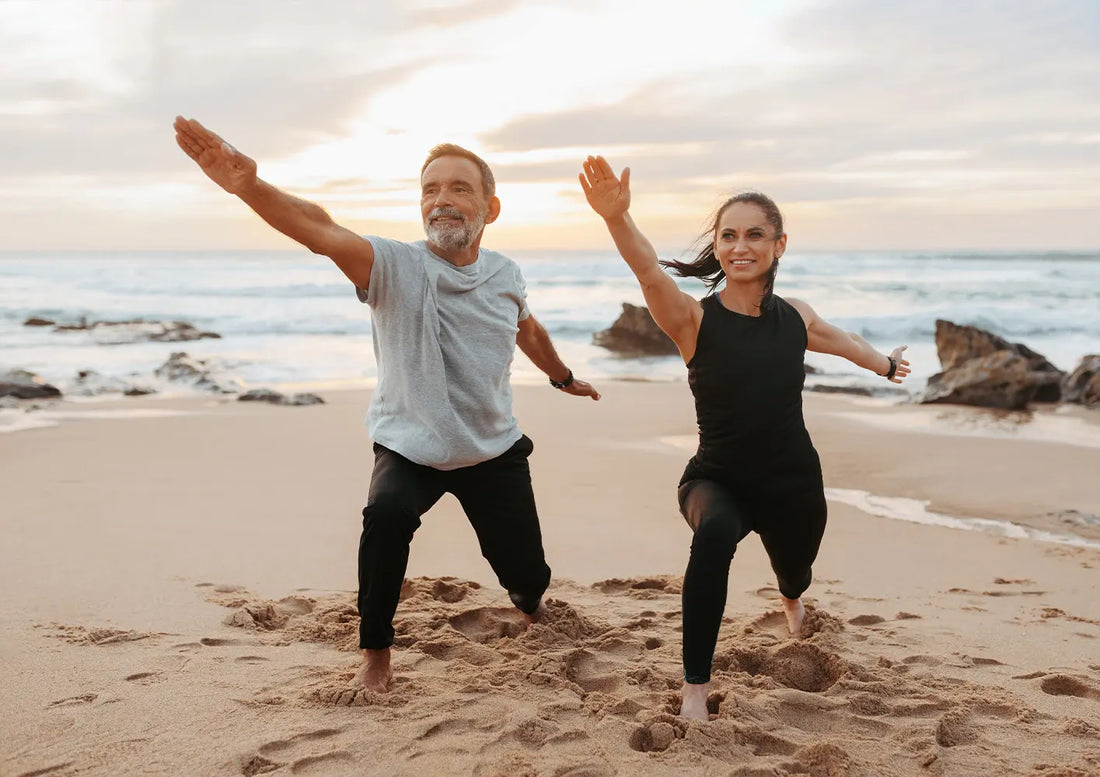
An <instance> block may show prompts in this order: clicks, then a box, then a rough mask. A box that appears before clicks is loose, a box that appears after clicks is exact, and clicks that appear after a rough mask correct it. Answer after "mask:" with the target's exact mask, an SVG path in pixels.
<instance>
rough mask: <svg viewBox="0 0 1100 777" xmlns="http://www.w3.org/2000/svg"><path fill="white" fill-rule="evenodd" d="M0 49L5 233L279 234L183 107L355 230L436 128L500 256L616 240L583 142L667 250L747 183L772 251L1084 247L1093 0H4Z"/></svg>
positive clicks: (10, 244) (1093, 209)
mask: <svg viewBox="0 0 1100 777" xmlns="http://www.w3.org/2000/svg"><path fill="white" fill-rule="evenodd" d="M0 52H3V54H2V55H0V250H2V249H19V250H33V249H80V250H83V249H96V250H100V249H102V250H131V249H132V250H152V249H165V250H205V249H211V250H215V249H217V250H220V249H265V250H266V249H280V248H293V247H294V244H293V243H292V242H290V241H289V239H287V238H285V237H283V236H281V235H279V234H277V233H275V232H273V231H272V230H271V229H270V228H269V227H267V226H266V225H265V224H264V223H263V222H261V221H260V220H259V219H258V218H257V217H256V216H255V215H254V214H252V213H251V211H249V210H248V208H247V207H246V206H244V205H243V204H242V203H241V202H239V201H237V200H236V199H235V198H233V197H232V196H231V195H228V194H226V193H225V192H223V191H221V190H220V189H219V188H218V187H217V186H215V185H214V184H213V183H212V182H210V181H209V180H208V179H206V178H205V177H204V176H203V175H202V173H201V171H200V170H199V169H198V168H197V167H196V166H195V165H194V164H193V163H192V162H191V161H190V160H189V159H188V158H187V157H186V156H185V155H184V154H183V153H182V152H181V151H180V150H179V149H178V148H177V147H176V145H175V141H174V134H173V131H172V121H173V119H174V117H175V116H176V115H177V114H182V115H185V116H187V117H193V118H197V119H199V120H200V121H202V122H203V123H204V124H205V125H206V126H207V127H209V128H211V129H212V130H214V131H215V132H218V133H219V134H221V135H222V136H223V137H225V138H226V139H227V140H228V141H230V142H231V143H232V144H233V145H234V146H236V147H237V148H238V149H240V150H241V151H243V152H244V153H246V154H248V155H250V156H252V157H253V158H254V159H256V160H257V162H258V164H259V173H260V176H261V177H262V178H264V180H266V181H268V182H269V183H272V184H274V185H275V186H278V187H280V188H282V189H285V190H287V191H290V192H292V193H294V194H296V195H298V196H300V197H304V198H306V199H309V200H313V201H315V202H317V203H319V204H321V205H323V206H324V207H325V208H326V209H327V210H328V211H329V212H330V213H331V214H332V216H333V218H335V219H336V220H337V221H338V222H340V223H341V224H344V225H345V226H347V227H349V228H351V229H354V230H356V231H357V232H360V233H362V234H381V235H384V236H387V237H394V238H398V239H405V240H413V239H418V238H420V237H422V228H421V225H420V215H419V170H420V166H421V164H422V162H423V159H424V157H425V155H426V153H427V151H428V149H429V148H430V147H431V146H433V145H435V144H436V143H440V142H455V143H459V144H462V145H464V146H466V147H468V148H470V149H472V150H474V151H476V152H477V153H479V154H481V155H482V156H483V157H484V158H485V159H486V160H487V161H488V162H489V163H490V165H491V166H492V167H493V170H494V172H495V174H496V177H497V181H498V195H499V197H500V199H501V202H502V213H501V217H500V219H499V220H498V221H497V222H496V223H495V224H493V225H491V226H490V227H489V228H488V232H487V234H486V238H485V240H484V241H483V245H485V246H487V247H492V248H498V249H502V250H508V249H511V250H524V249H538V250H555V249H558V250H564V249H610V248H611V243H610V240H609V238H608V237H607V235H606V230H605V229H604V227H603V224H602V222H601V221H600V219H599V218H598V217H597V216H595V214H593V213H592V212H591V211H590V210H589V209H588V207H587V205H586V203H585V202H584V199H583V195H582V193H581V190H580V186H579V184H578V182H577V173H578V172H579V170H580V163H581V161H582V160H583V159H584V157H585V156H586V155H588V154H603V155H604V156H606V157H607V158H608V160H609V161H610V162H611V164H612V165H613V166H614V167H615V169H616V170H619V169H621V168H622V167H624V166H629V167H630V168H631V180H632V186H631V188H632V194H633V201H632V207H631V212H632V214H633V215H634V218H635V221H636V222H637V223H638V224H639V226H640V227H641V229H642V230H643V231H644V232H645V233H646V234H647V235H648V236H649V237H650V239H651V240H652V241H653V242H654V244H655V245H657V246H658V248H659V249H660V250H662V251H680V250H683V249H684V248H686V247H687V245H688V244H690V242H691V241H692V240H693V239H694V238H695V237H696V236H697V235H698V234H699V232H701V231H702V230H703V229H705V227H706V224H707V219H708V217H709V216H710V215H711V214H712V213H713V210H714V208H715V207H716V206H717V205H718V204H719V203H720V202H721V201H722V199H724V197H726V196H729V195H730V194H733V193H736V192H738V191H742V190H745V189H756V190H760V191H763V192H765V193H767V194H769V195H770V196H771V197H773V198H774V199H775V200H776V202H777V203H778V204H779V206H780V208H781V209H782V210H783V212H784V215H785V217H786V228H787V232H788V234H789V250H790V249H799V248H800V249H806V250H845V249H847V250H877V249H913V250H974V249H978V250H981V249H997V250H1027V251H1035V250H1074V249H1078V250H1081V249H1083V250H1091V249H1097V248H1100V2H1095V1H1094V0H1064V1H1058V0H1026V1H1024V2H1021V1H1018V0H984V1H980V0H975V1H970V0H921V1H920V2H917V1H916V0H914V1H913V2H889V1H887V0H820V1H817V2H811V0H783V1H780V0H775V1H772V2H763V1H759V0H724V1H722V2H718V1H715V0H675V1H674V2H669V0H663V1H662V2H659V3H658V2H653V1H652V0H633V1H629V0H545V1H539V0H523V1H521V0H370V1H369V2H365V1H364V0H312V1H311V2H304V1H303V2H287V1H285V0H232V1H230V0H186V2H175V1H174V0H116V1H112V0H33V2H24V1H23V0H0Z"/></svg>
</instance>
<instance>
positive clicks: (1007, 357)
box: [920, 351, 1040, 410]
mask: <svg viewBox="0 0 1100 777" xmlns="http://www.w3.org/2000/svg"><path fill="white" fill-rule="evenodd" d="M1039 385H1040V384H1039V379H1038V378H1037V376H1036V373H1034V372H1032V371H1031V369H1030V368H1029V365H1028V362H1027V359H1025V358H1024V357H1023V356H1020V355H1019V354H1017V353H1014V352H1012V351H995V352H994V353H991V354H988V355H986V356H982V357H980V358H978V359H971V360H970V361H968V362H966V363H964V364H962V365H961V366H959V367H955V368H954V369H951V370H947V371H946V372H941V373H938V374H936V375H933V376H932V377H931V378H929V379H928V385H927V387H926V388H925V390H924V393H923V394H922V395H921V399H920V402H921V404H934V403H938V402H940V403H949V404H955V405H976V406H978V407H995V408H1000V409H1002V410H1023V409H1024V408H1026V407H1027V403H1028V402H1030V401H1032V400H1033V399H1035V396H1036V393H1037V392H1038V389H1039Z"/></svg>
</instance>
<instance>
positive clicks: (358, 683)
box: [351, 648, 393, 693]
mask: <svg viewBox="0 0 1100 777" xmlns="http://www.w3.org/2000/svg"><path fill="white" fill-rule="evenodd" d="M392 680H393V668H392V667H391V666H390V649H389V648H386V649H384V650H364V651H363V665H362V666H360V667H359V671H358V672H356V673H355V677H353V678H352V679H351V687H352V688H366V689H367V690H368V691H374V692H375V693H387V692H388V691H389V690H390V682H391V681H392Z"/></svg>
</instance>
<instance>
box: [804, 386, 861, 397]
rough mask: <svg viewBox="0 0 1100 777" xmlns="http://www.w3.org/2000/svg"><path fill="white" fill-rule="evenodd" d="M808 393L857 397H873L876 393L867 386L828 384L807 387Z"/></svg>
mask: <svg viewBox="0 0 1100 777" xmlns="http://www.w3.org/2000/svg"><path fill="white" fill-rule="evenodd" d="M806 390H807V391H816V392H817V393H819V394H854V395H855V396H857V397H873V396H874V395H875V392H874V391H872V390H871V389H869V388H867V387H866V386H833V385H830V384H826V383H816V384H814V385H813V386H807V387H806Z"/></svg>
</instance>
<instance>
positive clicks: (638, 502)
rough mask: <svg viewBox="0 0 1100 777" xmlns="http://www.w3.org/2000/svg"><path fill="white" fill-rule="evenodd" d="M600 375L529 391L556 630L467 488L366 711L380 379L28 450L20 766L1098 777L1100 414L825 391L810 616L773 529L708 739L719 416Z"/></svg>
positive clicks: (114, 411)
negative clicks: (576, 385)
mask: <svg viewBox="0 0 1100 777" xmlns="http://www.w3.org/2000/svg"><path fill="white" fill-rule="evenodd" d="M598 388H599V389H600V390H601V392H602V393H603V394H604V398H603V400H602V401H601V402H598V403H595V402H591V401H587V400H584V401H582V400H578V399H574V398H572V397H567V396H565V395H562V394H560V393H557V392H554V391H552V390H551V389H549V388H548V387H545V386H537V387H535V386H520V387H517V388H516V414H517V416H518V417H519V419H520V423H521V426H522V427H523V429H524V431H525V432H526V433H527V434H528V435H529V436H531V437H532V438H533V440H534V442H535V452H534V454H533V456H532V459H531V462H532V469H533V476H534V482H535V492H536V496H537V498H538V500H539V512H540V515H541V518H542V525H543V533H544V539H545V544H546V549H547V556H548V560H549V563H550V565H551V567H552V568H553V570H554V582H553V584H552V587H551V589H550V591H549V594H548V600H547V606H548V610H549V612H548V616H547V617H546V619H545V620H544V621H543V622H541V623H539V624H536V625H535V626H533V627H532V628H530V629H529V630H524V629H523V625H522V618H521V617H520V615H519V613H518V612H517V611H515V610H514V609H512V608H511V607H510V606H509V601H508V598H507V595H506V594H505V593H504V592H503V591H502V590H501V589H500V588H499V587H498V586H497V584H496V582H495V580H494V579H493V577H492V574H491V572H490V570H489V568H488V565H487V564H486V563H485V561H484V560H483V559H482V558H481V557H480V555H479V552H478V548H477V544H476V540H475V538H474V535H473V532H472V530H471V529H470V528H469V526H468V525H467V524H466V521H465V518H464V517H463V516H462V514H461V511H460V510H459V508H458V504H457V502H455V501H454V500H453V499H452V498H450V497H445V498H444V500H443V501H441V502H440V504H439V505H437V506H436V508H434V510H433V511H432V512H430V513H429V514H428V515H427V516H426V518H425V520H424V525H423V527H422V528H421V529H420V530H419V532H418V534H417V536H416V539H415V541H414V543H413V547H412V555H411V559H410V565H409V579H408V580H407V582H406V585H405V590H404V592H403V601H402V604H401V607H400V608H399V610H398V616H397V621H396V627H397V632H398V637H397V640H398V641H397V649H396V651H395V668H396V671H397V679H396V681H395V686H394V690H393V692H392V693H390V694H386V695H377V694H371V693H366V692H350V691H348V690H347V689H346V684H347V681H348V680H349V679H350V677H351V676H352V674H353V672H354V669H355V667H356V664H357V661H358V654H357V653H356V652H355V645H356V627H357V616H356V614H355V609H354V590H355V587H356V570H355V551H356V546H357V542H358V536H359V529H360V520H361V519H360V510H361V508H362V504H363V502H364V500H365V497H366V492H367V486H368V481H369V475H370V468H371V463H372V457H371V452H370V440H369V438H368V436H367V434H366V430H365V429H364V427H363V426H362V419H363V415H364V413H365V409H366V406H367V403H368V401H369V393H368V392H366V391H342V392H323V394H324V396H325V399H326V402H327V404H325V405H321V406H314V407H275V406H268V405H263V404H255V403H253V404H248V403H238V402H234V401H229V400H221V399H200V398H188V399H158V398H154V397H149V398H135V399H133V400H127V401H124V402H120V401H115V402H102V403H97V402H80V403H70V402H66V403H63V404H60V405H57V406H55V407H54V408H52V409H50V410H45V411H39V417H40V418H42V419H44V420H45V421H47V422H52V421H56V422H57V423H56V425H53V426H43V427H42V428H36V429H28V430H25V431H18V432H13V433H8V434H0V464H2V466H0V490H2V494H3V508H2V510H0V529H2V531H3V536H4V542H3V543H2V545H0V569H2V570H3V571H2V573H0V581H2V589H3V592H4V595H3V597H2V598H0V627H2V628H3V632H4V637H3V639H2V640H0V661H2V662H3V665H4V667H5V669H6V671H4V672H3V673H2V674H0V699H2V700H3V701H2V702H0V775H3V776H4V777H8V776H9V775H10V776H11V777H32V775H33V776H35V777H37V776H38V775H50V776H51V777H55V776H56V777H65V776H67V775H112V776H114V775H174V776H178V775H255V774H267V773H270V774H274V775H284V774H287V775H289V774H295V775H298V774H303V775H304V774H317V775H344V774H349V775H350V774H357V775H363V774H366V775H468V774H469V775H478V776H479V777H496V776H497V775H507V776H508V777H528V776H530V777H535V776H537V777H550V776H553V777H603V776H605V775H607V776H610V775H643V774H644V775H666V774H667V775H673V774H675V775H722V776H726V775H729V776H731V777H732V776H734V775H736V776H737V777H783V776H785V775H810V776H811V777H841V776H844V775H850V776H851V777H857V776H866V777H878V776H880V775H899V776H905V777H908V776H909V775H952V776H953V775H1029V776H1034V777H1087V776H1088V775H1098V774H1100V601H1098V599H1097V580H1098V575H1100V525H1097V523H1096V520H1095V517H1096V516H1097V515H1100V488H1098V486H1097V476H1096V473H1097V472H1100V414H1097V413H1096V412H1092V413H1091V414H1090V413H1089V412H1088V411H1083V410H1068V409H1047V410H1041V411H1038V412H1036V413H1035V414H1033V415H1032V416H1029V417H1023V416H1019V415H1004V414H1002V415H995V414H992V413H989V412H987V411H981V410H976V409H971V408H960V407H933V406H913V405H891V404H887V403H885V402H884V401H881V400H867V399H857V398H852V397H845V396H835V395H816V394H812V393H807V394H806V395H805V403H806V418H807V424H808V426H809V428H810V431H811V433H812V434H813V437H814V441H815V444H816V446H817V448H818V451H819V452H820V454H821V458H822V463H823V468H824V472H825V482H826V486H827V488H828V489H829V492H828V494H829V497H830V501H829V511H830V512H829V527H828V530H827V531H826V535H825V541H824V544H823V546H822V550H821V555H820V557H819V559H818V562H817V564H816V565H815V583H814V585H813V586H812V587H811V588H810V590H809V591H808V592H807V596H806V601H807V604H808V607H809V616H808V619H807V628H806V629H805V633H804V634H803V636H802V638H800V639H793V638H791V637H789V636H788V635H787V634H786V631H785V626H784V620H783V616H782V614H781V611H780V608H779V600H778V591H777V590H776V589H775V580H774V576H773V575H772V574H771V572H770V570H769V567H768V564H767V560H766V557H765V556H764V553H763V551H762V549H761V547H760V544H759V541H758V540H757V539H756V538H755V537H754V536H750V537H749V538H747V539H746V540H745V541H744V542H743V543H742V545H741V546H740V548H739V549H738V553H737V556H736V558H735V559H734V562H733V568H732V571H731V575H730V583H729V600H728V603H727V607H726V622H725V623H724V625H723V629H722V633H721V635H720V639H719V645H718V651H717V654H716V658H715V674H714V683H713V686H714V692H713V693H712V695H711V698H710V707H711V712H712V713H713V714H712V716H711V717H712V720H710V721H709V722H690V723H689V722H685V721H683V720H682V719H680V718H678V717H677V716H676V712H677V706H676V705H677V703H678V701H677V700H678V694H677V691H678V689H679V686H680V682H681V668H680V653H679V651H680V636H679V629H680V598H679V591H680V580H681V577H680V576H681V575H682V573H683V568H684V565H685V563H686V560H687V552H688V546H689V543H690V531H689V529H688V528H687V526H686V525H685V524H684V522H683V520H682V519H681V518H680V516H679V513H678V512H677V509H676V500H675V485H676V482H677V479H678V478H679V475H680V472H681V471H682V469H683V466H684V463H685V462H686V460H687V458H688V457H689V455H690V448H691V446H692V444H693V443H692V440H693V432H694V411H693V406H692V402H691V396H690V393H689V391H688V388H687V385H686V384H685V383H682V382H680V383H643V382H605V383H601V384H600V385H599V386H598ZM51 416H52V417H51ZM936 521H939V522H940V523H943V524H948V525H933V524H934V523H935V522H936Z"/></svg>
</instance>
